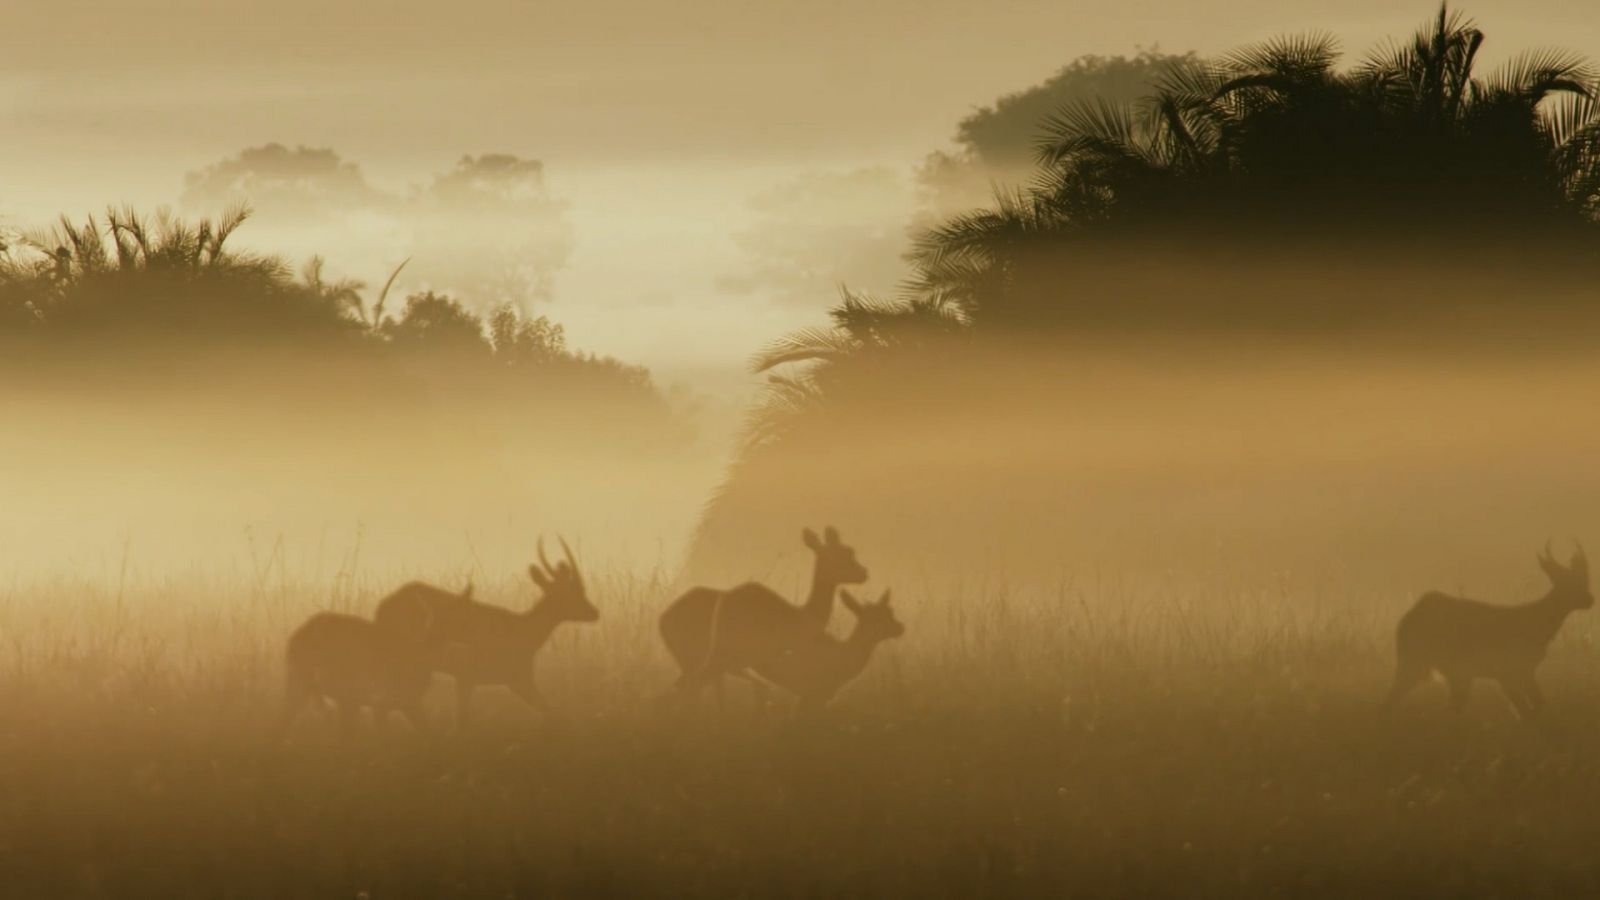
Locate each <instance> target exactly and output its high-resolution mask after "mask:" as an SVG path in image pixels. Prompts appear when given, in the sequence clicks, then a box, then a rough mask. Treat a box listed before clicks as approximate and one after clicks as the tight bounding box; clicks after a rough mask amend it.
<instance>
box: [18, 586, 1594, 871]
mask: <svg viewBox="0 0 1600 900" xmlns="http://www.w3.org/2000/svg"><path fill="white" fill-rule="evenodd" d="M1219 583H1220V582H1219ZM391 586H392V584H390V583H389V582H388V580H386V579H379V578H372V579H371V580H370V583H368V582H367V581H366V580H362V581H360V582H357V583H353V582H352V581H350V580H344V581H340V582H337V583H334V584H331V585H330V584H327V583H310V582H307V583H297V582H296V580H295V579H293V578H287V577H286V578H280V579H277V580H276V581H275V582H274V583H273V584H271V585H270V586H264V585H263V584H261V583H260V582H253V581H252V580H250V579H242V578H235V577H230V578H222V579H218V580H216V581H215V582H209V581H208V580H206V579H203V578H199V577H194V578H192V579H189V580H188V581H185V582H179V581H166V580H161V579H156V578H144V577H132V578H129V579H127V580H125V581H124V580H121V579H116V580H112V581H109V582H103V583H76V582H73V581H70V580H58V581H37V582H28V583H22V582H18V583H15V584H12V585H10V586H8V587H5V588H3V589H0V597H3V604H0V616H3V621H4V623H5V625H4V642H3V643H4V657H3V659H4V663H3V667H0V885H3V887H4V890H3V894H4V895H5V896H8V897H54V896H85V897H99V896H104V897H110V896H117V897H127V896H151V897H176V896H200V897H372V898H385V897H453V896H460V897H483V896H487V897H537V896H640V895H671V896H683V895H723V896H726V895H741V896H814V895H866V894H877V895H886V896H907V895H931V896H984V895H1010V894H1048V895H1064V896H1091V897H1092V896H1107V895H1113V894H1120V895H1127V896H1150V895H1161V894H1166V895H1182V896H1216V897H1223V896H1229V897H1232V896H1244V895H1251V896H1262V895H1267V896H1271V895H1283V896H1306V895H1330V896H1365V895H1371V894H1373V893H1375V892H1377V891H1379V890H1380V889H1381V890H1383V891H1384V892H1386V893H1389V894H1392V895H1409V896H1420V895H1423V894H1428V895H1435V896H1465V895H1471V896H1506V897H1527V896H1536V895H1564V896H1580V895H1592V894H1594V893H1595V892H1596V891H1600V866H1597V865H1596V863H1595V862H1593V860H1594V858H1595V854H1594V853H1593V852H1592V850H1591V847H1592V845H1593V843H1594V840H1595V837H1594V836H1595V833H1596V828H1595V826H1596V824H1600V813H1597V812H1596V805H1595V803H1594V802H1593V800H1592V795H1593V793H1594V789H1595V787H1596V786H1597V785H1600V702H1597V701H1600V653H1597V652H1596V648H1595V647H1594V641H1593V637H1592V635H1593V634H1594V629H1593V620H1592V617H1591V616H1585V615H1582V614H1580V615H1578V616H1576V617H1574V618H1573V620H1571V621H1570V622H1569V623H1568V628H1567V629H1566V631H1565V632H1564V634H1563V635H1562V636H1561V638H1560V639H1558V641H1557V643H1556V645H1555V647H1554V648H1553V650H1552V654H1551V658H1550V660H1549V662H1548V663H1547V665H1546V667H1545V669H1544V670H1543V680H1544V683H1545V686H1546V688H1547V691H1548V693H1549V694H1550V698H1551V708H1550V710H1549V712H1548V715H1547V717H1546V718H1545V719H1544V720H1542V721H1540V722H1538V723H1535V724H1522V723H1518V722H1517V721H1515V719H1514V718H1513V716H1512V715H1511V712H1510V710H1509V708H1508V707H1507V706H1506V704H1505V703H1504V701H1503V700H1502V699H1501V698H1500V697H1499V696H1498V694H1497V691H1496V689H1494V688H1493V687H1491V686H1487V685H1485V686H1483V687H1481V688H1480V691H1479V693H1478V695H1477V696H1476V697H1475V699H1474V702H1473V703H1472V704H1471V706H1470V707H1469V709H1468V711H1467V713H1465V714H1464V715H1461V716H1454V715H1451V714H1450V713H1448V712H1447V711H1446V710H1445V709H1444V704H1443V689H1442V688H1441V687H1438V686H1433V687H1430V688H1429V689H1428V690H1425V691H1419V692H1418V694H1417V695H1416V696H1415V697H1414V698H1413V700H1412V702H1411V703H1410V704H1409V705H1408V706H1407V707H1406V708H1405V709H1404V710H1403V711H1402V712H1401V713H1400V714H1399V715H1397V716H1396V717H1394V718H1393V719H1392V720H1385V719H1384V718H1383V717H1382V716H1381V715H1380V713H1379V710H1378V704H1377V701H1378V698H1379V697H1380V696H1381V694H1382V691H1383V689H1384V687H1385V686H1386V680H1387V678H1388V676H1389V674H1390V672H1389V665H1390V651H1389V640H1390V637H1389V635H1390V629H1391V626H1392V622H1393V619H1394V617H1395V616H1396V615H1398V613H1399V612H1400V611H1401V609H1402V608H1403V606H1404V600H1403V598H1394V597H1384V598H1376V597H1348V598H1342V600H1341V602H1338V603H1333V602H1327V601H1317V602H1311V601H1307V600H1305V599H1304V598H1297V597H1289V596H1282V595H1275V594H1274V593H1273V592H1270V591H1268V592H1263V593H1254V594H1252V593H1249V592H1245V591H1240V590H1238V589H1237V588H1235V587H1232V586H1230V587H1226V588H1223V587H1204V586H1200V587H1194V588H1192V589H1185V590H1174V591H1171V592H1166V591H1161V590H1149V591H1145V590H1142V589H1141V590H1139V591H1134V590H1133V589H1125V588H1121V587H1116V586H1106V585H1104V584H1101V585H1097V586H1094V587H1087V588H1085V587H1081V586H1073V585H1071V584H1065V585H1063V586H1060V587H1058V588H1055V589H1051V590H1041V591H1031V592H1030V591H1021V590H1019V591H1016V592H1005V591H1001V590H999V589H995V588H986V589H984V590H983V592H977V591H969V592H965V593H955V592H940V591H937V590H933V589H928V590H925V591H922V592H919V591H918V590H916V589H915V588H914V587H913V586H911V585H897V591H896V598H897V599H896V606H897V608H898V609H899V610H900V612H901V616H902V618H903V619H904V620H905V621H906V624H907V627H908V633H907V635H906V636H905V637H904V638H903V639H901V640H899V641H897V642H894V643H891V644H888V645H886V646H885V647H884V648H882V650H881V651H880V654H879V655H878V656H877V657H875V658H874V659H873V661H872V664H871V665H870V666H869V668H868V670H867V673H866V674H865V675H864V676H863V677H862V679H861V680H860V681H859V682H857V683H856V684H854V685H852V686H851V687H850V688H848V689H847V691H846V693H845V694H844V695H843V696H842V697H841V698H840V700H839V701H838V702H837V704H836V705H835V706H834V707H833V708H832V709H831V710H830V711H829V713H828V716H827V717H826V719H824V720H822V721H796V720H795V719H793V718H791V717H790V716H788V715H787V714H786V713H785V711H784V709H783V708H782V707H781V705H779V704H777V703H769V704H766V705H763V704H762V703H761V702H760V701H759V700H758V699H757V698H756V697H755V696H753V695H751V694H749V693H747V692H744V691H740V690H737V687H738V686H734V688H733V689H730V704H729V709H728V710H727V711H726V712H724V713H722V714H718V713H717V712H716V711H715V709H714V707H713V705H712V704H710V703H709V702H708V703H706V704H704V705H703V707H699V708H695V709H692V710H687V711H685V710H680V709H674V708H672V707H671V706H670V705H668V704H665V703H663V702H661V699H660V698H661V697H662V695H663V694H664V692H665V691H666V690H667V688H668V687H669V685H670V683H671V680H672V677H673V675H674V673H673V671H672V669H671V667H670V665H669V663H668V662H667V660H666V657H665V654H664V652H663V651H661V650H660V648H659V646H658V641H657V639H656V637H655V631H654V618H655V615H656V613H657V612H658V611H659V610H660V608H661V607H662V606H663V605H664V604H665V602H666V601H667V600H668V599H670V595H671V589H670V588H669V587H668V586H666V585H664V584H660V583H658V582H654V581H650V580H641V579H637V578H634V577H632V576H630V575H626V574H624V573H610V574H607V573H597V574H591V596H593V597H594V598H595V600H596V602H597V604H598V605H599V606H600V607H601V608H602V610H603V619H602V621H601V622H600V623H599V624H598V625H594V626H567V627H565V629H564V630H563V631H560V632H558V633H557V635H556V638H555V640H554V641H553V642H552V644H551V645H550V646H549V647H547V648H546V651H545V653H544V655H543V656H542V657H541V659H540V661H539V678H540V683H541V686H542V687H543V689H544V691H545V693H546V694H547V695H548V696H549V697H550V699H551V701H552V703H553V704H554V705H555V706H556V707H557V708H558V709H560V710H561V715H560V716H559V717H558V718H556V719H554V720H551V721H539V720H537V719H536V718H534V717H533V716H532V715H531V714H529V713H527V712H526V711H525V710H523V709H521V708H520V707H518V706H517V705H516V703H515V702H514V701H513V700H512V699H511V698H510V697H509V695H504V694H494V695H493V696H489V695H488V692H486V694H485V696H484V697H483V715H482V716H481V717H480V718H479V719H478V720H477V721H475V722H474V723H473V726H472V727H471V729H470V730H469V731H468V733H466V734H455V733H453V732H449V731H447V732H446V733H444V734H442V735H441V736H439V737H438V738H437V739H436V740H432V741H429V740H426V739H423V738H421V737H419V736H417V735H415V734H413V733H411V732H410V731H408V730H407V729H406V727H405V726H404V725H403V724H401V723H399V722H398V721H396V722H394V723H391V724H390V725H389V726H388V727H387V728H386V729H383V730H380V729H378V728H375V727H372V726H370V725H369V726H367V727H364V728H363V729H362V730H361V733H359V734H358V735H357V736H356V737H354V738H353V739H350V740H343V739H341V737H340V736H339V733H338V729H337V727H336V723H335V722H334V721H333V719H332V717H331V716H317V715H314V714H313V715H308V716H306V717H305V718H304V719H302V720H301V722H300V723H299V725H298V726H297V728H296V729H295V731H294V734H293V735H292V737H291V739H290V740H289V741H288V742H287V743H286V744H283V745H277V744H274V743H272V742H270V741H268V740H266V739H265V737H266V735H267V733H268V731H269V729H270V723H271V720H272V716H273V714H274V713H275V711H276V704H277V702H278V699H279V677H280V674H281V672H280V662H279V655H280V651H281V646H282V641H283V638H284V636H285V635H286V634H287V632H288V631H289V630H290V629H291V628H292V627H293V626H294V625H295V624H296V623H297V622H298V621H299V620H300V619H301V618H302V617H303V616H304V615H306V614H307V613H308V612H310V611H312V610H313V609H317V608H325V607H329V606H332V607H336V608H345V609H352V610H356V611H369V610H370V608H371V606H372V604H373V603H375V602H376V599H377V598H378V596H380V595H381V593H382V591H383V590H384V589H386V588H388V587H391ZM1336 588H1337V586H1329V591H1328V593H1330V594H1336V593H1337V591H1336ZM1224 590H1226V591H1228V593H1220V592H1221V591H1224ZM479 592H480V595H482V596H483V597H486V598H488V599H491V600H495V601H497V602H502V603H506V604H509V605H513V606H519V607H520V606H522V605H524V604H526V603H527V602H528V601H529V597H530V592H529V590H528V588H527V586H526V585H525V584H523V583H518V582H514V581H509V580H508V581H505V582H503V583H494V584H481V585H480V586H479ZM847 618H848V614H847V613H845V612H844V611H842V610H841V611H839V612H838V613H836V619H835V628H836V629H843V628H844V627H845V620H846V619H847ZM430 700H431V702H432V707H431V709H432V712H433V713H434V715H435V717H436V718H437V719H438V720H440V722H441V724H442V723H444V722H447V721H448V718H449V713H450V703H451V698H450V696H449V691H448V690H447V689H444V690H439V691H437V692H436V693H435V694H434V695H432V697H431V698H430Z"/></svg>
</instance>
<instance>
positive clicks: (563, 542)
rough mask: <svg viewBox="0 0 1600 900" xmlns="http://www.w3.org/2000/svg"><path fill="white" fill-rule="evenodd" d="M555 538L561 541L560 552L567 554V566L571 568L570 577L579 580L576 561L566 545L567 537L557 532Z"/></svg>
mask: <svg viewBox="0 0 1600 900" xmlns="http://www.w3.org/2000/svg"><path fill="white" fill-rule="evenodd" d="M556 540H558V541H560V542H561V552H562V553H565V554H566V555H567V567H568V568H569V569H571V570H572V577H574V578H579V579H580V580H581V577H580V576H579V575H578V561H577V560H575V559H573V558H572V548H571V547H568V546H567V539H566V538H564V537H562V536H561V535H559V534H558V535H556Z"/></svg>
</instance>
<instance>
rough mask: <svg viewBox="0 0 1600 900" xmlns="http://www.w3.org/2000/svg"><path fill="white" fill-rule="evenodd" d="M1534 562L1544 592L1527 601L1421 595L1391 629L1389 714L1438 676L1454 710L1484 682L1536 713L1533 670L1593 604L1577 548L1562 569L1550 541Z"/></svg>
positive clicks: (1539, 697)
mask: <svg viewBox="0 0 1600 900" xmlns="http://www.w3.org/2000/svg"><path fill="white" fill-rule="evenodd" d="M1537 558H1538V560H1539V568H1541V569H1543V570H1544V573H1545V575H1546V576H1547V577H1548V578H1549V579H1550V590H1549V591H1548V592H1546V593H1545V595H1544V596H1543V597H1540V598H1539V599H1538V600H1535V601H1533V602H1532V603H1524V604H1521V605H1520V606H1496V605H1492V604H1489V603H1483V602H1480V601H1477V600H1466V599H1462V598H1460V597H1451V596H1448V595H1446V594H1441V593H1438V592H1436V591H1434V592H1429V593H1426V594H1423V595H1422V597H1420V598H1419V599H1418V600H1417V602H1416V603H1415V604H1414V605H1413V606H1412V607H1411V609H1410V610H1409V611H1407V612H1406V614H1405V615H1404V616H1401V617H1400V624H1399V627H1397V628H1396V629H1395V657H1396V667H1395V673H1394V686H1393V687H1392V688H1391V689H1390V690H1389V696H1388V699H1387V700H1386V701H1385V707H1386V708H1392V707H1393V706H1394V704H1395V703H1397V702H1398V701H1399V700H1400V699H1401V698H1403V697H1404V696H1405V695H1406V694H1408V693H1410V692H1411V690H1412V689H1413V688H1415V687H1416V686H1417V685H1418V684H1419V683H1421V682H1422V681H1424V680H1426V679H1427V678H1428V677H1429V676H1430V675H1431V674H1432V673H1433V672H1438V673H1439V674H1440V675H1443V676H1444V679H1445V681H1446V682H1448V683H1449V685H1450V706H1451V708H1453V709H1460V708H1461V707H1462V706H1463V705H1464V704H1465V703H1466V702H1467V695H1468V694H1469V693H1470V692H1471V690H1472V682H1473V681H1475V680H1476V679H1479V678H1490V679H1493V680H1495V681H1497V682H1499V683H1500V688H1501V690H1503V691H1504V692H1505V695H1506V697H1507V698H1508V699H1509V700H1510V701H1511V705H1512V706H1513V707H1515V708H1516V711H1517V715H1518V716H1519V717H1521V718H1524V719H1526V718H1530V717H1532V716H1534V715H1537V714H1538V713H1539V711H1540V710H1541V709H1543V708H1544V694H1543V693H1542V692H1541V691H1540V690H1539V684H1538V682H1537V681H1536V680H1535V679H1534V670H1535V669H1536V668H1538V666H1539V663H1541V662H1543V661H1544V657H1545V652H1546V651H1547V650H1548V648H1549V646H1550V642H1551V641H1552V640H1553V639H1554V638H1555V636H1556V632H1558V631H1560V630H1561V625H1562V623H1564V622H1566V620H1567V616H1568V615H1570V614H1571V613H1573V612H1575V611H1577V610H1580V609H1588V608H1590V607H1591V606H1593V605H1594V596H1593V595H1592V594H1590V593H1589V561H1588V559H1587V558H1586V557H1585V556H1584V553H1583V548H1582V547H1578V548H1577V549H1576V551H1575V552H1574V553H1573V555H1572V560H1571V561H1570V562H1569V563H1568V564H1567V565H1565V566H1563V565H1561V563H1559V562H1556V560H1555V558H1554V557H1552V556H1551V555H1550V545H1549V543H1546V544H1545V548H1544V552H1543V553H1541V554H1539V555H1538V557H1537Z"/></svg>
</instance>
